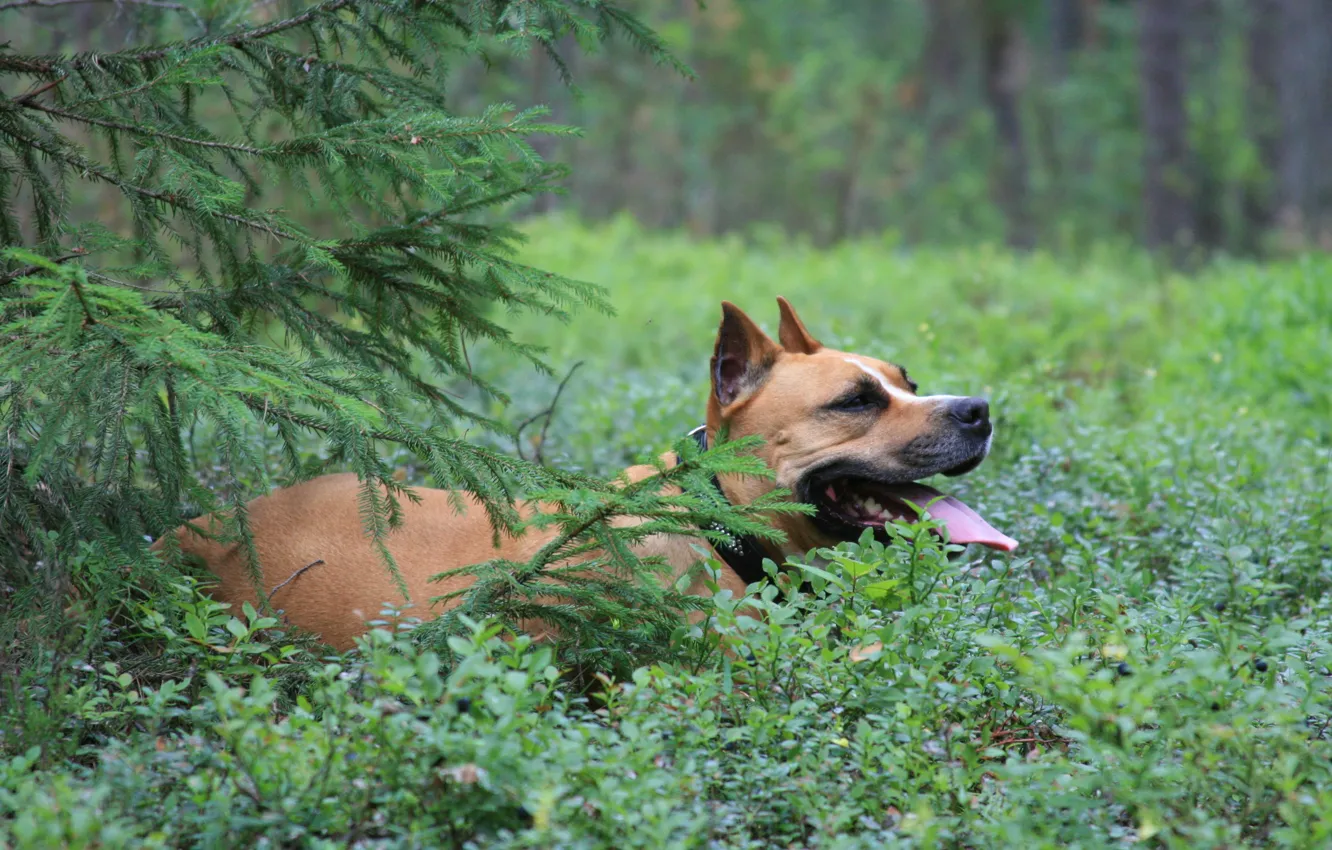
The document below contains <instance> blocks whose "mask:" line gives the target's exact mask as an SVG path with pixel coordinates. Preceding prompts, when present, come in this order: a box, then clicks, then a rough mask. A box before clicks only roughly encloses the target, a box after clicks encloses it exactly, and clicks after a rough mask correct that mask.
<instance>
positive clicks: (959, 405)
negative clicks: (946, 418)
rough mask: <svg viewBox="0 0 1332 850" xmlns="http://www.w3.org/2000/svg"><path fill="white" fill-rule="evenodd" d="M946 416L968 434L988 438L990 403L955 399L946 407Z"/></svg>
mask: <svg viewBox="0 0 1332 850" xmlns="http://www.w3.org/2000/svg"><path fill="white" fill-rule="evenodd" d="M948 414H949V415H950V416H952V417H953V421H954V422H956V423H957V424H958V425H959V426H960V427H961V429H962V430H963V431H965V432H967V433H968V434H974V435H976V436H978V437H988V436H990V403H989V402H988V401H986V400H985V399H983V398H959V399H956V400H954V401H953V402H952V403H950V404H949V405H948Z"/></svg>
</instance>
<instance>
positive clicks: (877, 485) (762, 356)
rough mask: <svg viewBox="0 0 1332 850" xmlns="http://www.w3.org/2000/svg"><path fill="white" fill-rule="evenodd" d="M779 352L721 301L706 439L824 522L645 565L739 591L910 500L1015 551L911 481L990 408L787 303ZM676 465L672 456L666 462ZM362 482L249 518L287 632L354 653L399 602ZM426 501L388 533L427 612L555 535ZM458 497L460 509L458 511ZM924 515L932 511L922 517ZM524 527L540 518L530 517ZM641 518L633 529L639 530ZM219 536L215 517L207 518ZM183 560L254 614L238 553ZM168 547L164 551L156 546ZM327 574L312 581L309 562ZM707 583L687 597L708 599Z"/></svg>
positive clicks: (973, 438) (209, 548) (673, 547)
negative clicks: (376, 619)
mask: <svg viewBox="0 0 1332 850" xmlns="http://www.w3.org/2000/svg"><path fill="white" fill-rule="evenodd" d="M777 303H778V307H779V309H780V313H781V323H780V327H779V331H778V341H777V342H774V341H773V340H772V339H771V338H770V337H768V336H767V335H766V334H765V333H764V332H763V331H762V330H761V329H760V328H759V327H758V325H756V324H755V323H754V322H753V321H752V320H751V319H750V318H749V317H748V316H747V315H745V313H744V312H742V311H741V310H740V309H739V308H738V307H736V306H735V305H734V304H731V303H729V302H723V303H722V319H721V325H720V327H719V328H718V332H717V340H716V346H715V349H714V351H713V356H712V361H711V392H710V393H709V396H708V403H707V418H706V425H704V426H702V429H701V431H700V432H699V433H698V434H697V436H698V439H699V442H700V443H701V444H703V445H705V446H706V445H708V444H710V442H711V441H714V440H715V439H716V438H717V435H718V434H719V433H721V432H722V431H723V429H724V430H725V433H727V434H728V435H729V436H730V437H734V438H740V437H747V436H750V435H758V436H759V437H761V438H762V440H763V445H762V446H761V447H760V448H759V449H758V450H757V453H758V454H759V456H761V458H762V459H763V460H764V461H765V462H766V464H767V466H768V467H769V468H770V469H771V470H772V471H773V472H774V473H775V477H774V478H773V479H767V478H763V479H759V478H755V477H752V476H749V477H740V476H722V477H721V480H720V481H718V482H716V483H717V486H719V487H720V489H721V491H722V493H723V495H724V496H725V497H726V498H727V499H729V500H731V502H732V503H733V504H744V503H748V502H750V501H752V500H754V499H755V498H757V497H759V496H760V495H762V494H763V493H765V492H767V491H768V490H770V489H771V488H773V487H774V486H776V487H781V488H785V489H787V490H789V491H790V492H791V493H792V495H793V497H794V498H795V499H796V500H798V501H800V502H804V503H809V504H812V505H814V506H815V508H816V513H814V514H812V515H810V514H778V515H774V516H773V519H772V522H773V524H774V525H775V526H776V527H777V528H778V529H779V530H780V531H781V532H783V533H784V536H785V540H784V542H782V543H780V544H774V543H770V542H760V541H758V540H757V539H753V538H751V539H747V540H743V541H737V543H736V545H734V546H730V547H722V546H718V547H713V546H711V545H710V544H709V543H707V542H706V541H705V540H704V539H703V538H702V537H699V538H691V537H686V536H680V535H657V536H654V537H649V538H647V539H646V540H644V541H643V542H642V543H640V544H639V546H638V548H639V550H640V551H639V553H638V554H640V555H641V556H649V555H657V556H660V557H662V558H663V559H664V560H665V562H666V563H667V564H669V565H670V567H671V568H672V570H673V571H674V576H675V578H676V579H677V580H678V579H679V578H680V577H682V576H683V575H684V574H685V573H686V571H688V570H690V569H691V568H692V567H693V566H695V565H696V564H697V563H698V561H699V548H698V547H702V548H703V551H711V552H713V553H714V554H715V555H716V556H717V559H718V560H719V561H720V563H721V564H722V569H721V572H720V575H719V576H717V577H715V580H716V581H717V583H718V584H719V585H720V586H721V587H722V588H724V589H727V590H730V591H731V592H732V593H734V594H736V595H737V596H738V595H741V594H743V593H744V592H745V590H746V587H747V585H748V584H749V583H752V582H753V581H756V580H757V579H758V578H760V577H761V576H762V570H761V566H759V565H761V563H762V560H763V558H765V557H767V558H771V559H772V560H774V561H775V562H776V563H778V564H780V563H782V562H784V561H785V560H786V559H787V558H790V557H792V556H798V555H802V554H804V553H805V552H808V551H810V550H812V549H817V548H823V547H829V546H833V545H836V544H837V543H840V542H842V541H846V540H856V539H859V538H860V536H861V535H862V533H863V532H864V530H865V529H866V528H875V529H878V530H879V531H878V533H879V534H883V533H884V532H883V528H884V526H885V524H886V523H889V522H894V521H898V520H901V519H904V518H910V519H911V521H915V519H916V518H917V517H918V514H917V513H916V512H915V511H914V510H913V509H912V508H911V507H910V506H909V505H908V504H907V501H910V502H912V503H914V504H915V505H917V506H919V507H923V508H925V510H926V512H927V513H928V515H929V516H930V517H931V518H933V519H935V520H939V521H941V522H942V523H943V524H944V525H945V526H946V528H947V532H948V536H949V538H950V539H951V541H952V542H953V543H959V544H965V543H978V544H982V545H985V546H989V547H991V548H994V549H998V550H1001V551H1012V550H1013V549H1014V548H1015V547H1016V546H1017V542H1016V541H1015V540H1013V539H1012V538H1010V537H1008V536H1007V535H1004V534H1002V533H1001V532H999V531H998V530H996V529H995V528H993V527H992V526H991V525H990V524H989V523H987V522H986V521H985V520H984V519H982V518H981V517H980V516H979V515H978V514H976V512H975V511H973V510H972V509H971V508H969V507H967V506H966V505H964V504H962V503H961V502H960V501H958V500H957V499H955V498H952V497H950V496H944V495H943V494H941V493H940V492H939V491H937V490H934V489H932V488H930V487H927V486H925V485H923V484H919V483H916V482H918V481H919V480H920V479H922V478H927V477H930V476H933V475H936V474H943V475H947V476H957V475H963V474H965V473H968V472H971V471H972V470H974V469H975V468H976V467H977V466H979V465H980V464H981V462H982V461H983V460H985V457H986V456H987V455H988V454H989V451H990V446H991V443H992V441H993V438H994V428H993V425H992V424H991V421H990V410H989V404H988V403H987V402H986V401H985V400H984V399H981V398H973V397H964V396H951V395H919V394H918V392H917V387H916V384H915V383H914V382H913V381H912V380H911V378H910V377H908V375H907V372H906V370H904V369H902V368H901V367H899V366H896V365H893V364H890V363H885V362H883V361H880V360H876V359H874V358H870V357H865V356H862V355H857V354H849V353H847V352H843V351H837V350H834V349H831V348H827V347H825V346H824V345H822V344H821V343H820V342H819V341H818V340H816V339H815V338H814V337H813V336H811V335H810V333H809V331H808V330H806V328H805V325H804V324H803V323H802V322H801V320H800V318H799V316H797V315H796V312H795V310H794V309H792V307H791V305H790V304H789V303H788V302H787V301H786V299H784V298H778V299H777ZM666 463H667V464H668V465H673V463H674V459H673V456H672V457H668V458H666ZM655 474H657V473H656V469H655V468H654V467H652V466H636V467H631V468H630V469H629V470H627V477H628V478H629V480H631V481H633V480H642V479H643V478H645V477H646V476H649V475H655ZM360 492H361V483H360V481H359V480H358V479H357V478H356V476H355V475H352V474H349V473H348V474H334V475H326V476H322V477H319V478H314V479H311V480H309V481H306V482H303V483H300V484H297V485H295V486H292V487H287V488H283V489H279V490H276V491H274V492H273V493H271V494H269V495H267V496H262V497H260V498H257V499H255V500H254V501H252V502H250V503H249V505H248V512H249V523H250V528H251V531H252V534H253V539H254V544H255V548H256V551H257V552H258V555H259V562H260V568H261V573H262V576H263V587H264V588H275V589H276V590H275V591H270V592H269V596H270V601H271V603H272V604H273V605H274V607H276V608H281V609H283V610H284V611H285V616H286V617H287V619H288V620H289V622H290V623H292V624H293V625H295V626H297V627H299V628H301V629H303V630H305V631H307V632H310V633H313V634H314V635H316V636H317V637H318V638H320V639H321V640H322V641H323V642H325V643H327V644H329V645H331V646H332V647H334V648H336V649H339V650H345V649H348V648H351V647H352V646H354V645H355V639H356V637H357V636H358V635H361V634H363V633H364V632H365V631H366V630H367V626H366V622H365V621H366V619H367V618H369V617H373V616H375V615H376V614H377V613H378V612H379V611H380V610H381V607H382V606H383V605H384V604H385V603H387V602H389V601H391V600H396V599H400V598H401V593H400V591H399V590H398V589H397V586H396V584H395V583H394V581H393V579H392V578H391V576H390V574H389V572H388V570H387V568H386V566H385V564H384V561H383V559H382V556H381V555H380V554H379V553H378V552H377V551H376V549H375V547H374V545H373V544H372V543H371V541H370V539H369V538H368V536H367V535H366V534H365V532H364V531H363V528H362V523H361V517H360V514H359V504H358V494H359V493H360ZM415 493H416V495H417V496H418V497H419V501H416V502H412V501H408V500H403V502H402V514H403V517H402V524H401V525H400V526H399V527H397V528H395V529H394V530H393V531H392V532H391V533H390V534H389V536H388V540H387V546H388V549H389V551H390V552H391V553H392V555H393V557H394V559H395V560H396V562H397V564H398V566H399V568H400V570H401V573H402V577H403V579H404V580H405V583H406V585H407V589H408V591H409V592H410V594H411V600H412V601H414V602H416V603H420V602H422V601H423V600H428V599H430V598H431V597H433V596H442V595H444V594H446V593H450V592H453V591H456V590H459V589H462V588H464V587H466V586H467V584H469V583H470V581H471V580H470V578H468V577H466V576H456V577H452V578H448V579H443V580H440V581H438V582H431V581H430V578H431V577H432V576H435V575H437V574H439V573H441V572H443V571H445V570H448V569H451V568H454V567H459V566H465V565H468V564H475V563H480V562H482V561H488V560H491V559H493V558H507V559H510V560H513V561H518V562H523V561H526V560H528V559H529V558H530V557H531V556H532V555H533V554H534V553H535V552H536V551H537V550H538V549H540V547H541V546H542V545H544V544H545V543H546V542H547V541H548V540H549V539H550V538H551V536H552V535H553V534H554V530H553V529H544V530H537V529H527V530H525V531H520V532H518V533H516V534H512V535H504V536H501V538H500V539H499V545H498V547H496V546H495V545H494V544H495V538H494V536H493V532H492V529H491V527H490V525H489V523H488V521H487V519H486V514H485V512H484V510H483V509H482V507H481V504H480V502H479V501H478V500H476V499H475V498H472V497H470V496H468V495H466V494H458V493H450V492H448V491H444V490H437V489H430V488H415ZM459 497H461V504H462V506H463V507H464V509H463V510H458V507H457V506H458V504H459ZM927 505H928V507H926V506H927ZM522 510H523V513H524V515H525V516H531V513H532V511H534V510H540V507H539V506H532V505H528V506H524V507H523V509H522ZM632 521H633V520H626V522H632ZM204 524H205V526H207V527H208V531H209V533H210V535H215V534H216V533H217V532H219V531H220V530H221V527H220V525H219V524H218V518H217V517H215V516H214V517H208V518H205V519H204ZM172 533H173V534H175V535H176V536H177V539H178V541H179V543H180V547H181V550H182V551H183V553H184V555H185V556H187V557H195V558H198V559H201V560H202V562H203V563H204V564H206V565H207V568H208V569H209V570H210V571H211V572H212V573H213V574H214V575H215V576H216V577H217V579H218V581H219V583H218V584H217V586H216V587H214V588H213V589H212V590H211V593H212V595H213V596H214V598H216V599H218V600H220V601H223V602H228V603H231V604H232V605H233V606H235V607H237V608H238V607H239V606H240V605H241V604H242V603H244V602H249V603H251V604H252V605H255V606H256V607H258V606H259V596H258V593H257V592H256V587H255V586H254V583H253V582H252V580H251V573H250V570H249V566H248V564H249V559H248V556H247V553H246V551H245V549H244V547H243V546H241V545H240V544H239V543H226V542H220V541H219V540H216V539H210V537H209V536H203V535H200V534H198V533H196V532H195V531H194V530H192V529H191V528H190V527H189V526H182V527H180V528H178V529H176V530H175V531H174V532H172ZM161 544H162V541H158V543H157V544H156V546H157V547H159V548H160V546H161ZM310 564H317V565H318V566H317V567H316V568H314V569H309V570H303V569H302V567H303V566H305V565H310ZM710 580H713V578H712V577H710V576H706V575H700V576H698V577H697V578H695V579H694V580H693V582H692V583H691V584H690V586H689V592H691V593H700V594H701V593H706V592H707V587H706V585H707V583H708V581H710Z"/></svg>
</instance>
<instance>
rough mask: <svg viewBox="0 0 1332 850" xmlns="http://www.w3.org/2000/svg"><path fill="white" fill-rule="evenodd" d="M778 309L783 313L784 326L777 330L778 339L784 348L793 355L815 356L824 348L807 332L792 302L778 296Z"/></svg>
mask: <svg viewBox="0 0 1332 850" xmlns="http://www.w3.org/2000/svg"><path fill="white" fill-rule="evenodd" d="M777 307H778V309H780V310H781V311H782V325H781V327H780V328H778V330H777V338H778V339H780V340H781V341H782V348H785V349H786V350H787V351H789V352H791V353H792V354H813V353H814V352H816V351H818V350H819V349H820V348H823V343H821V342H819V341H818V340H817V339H815V338H814V337H812V336H810V334H809V331H807V330H805V323H804V322H802V321H800V317H799V316H797V315H796V311H795V308H794V307H792V306H791V302H790V301H787V300H786V299H785V298H783V297H782V296H780V295H778V296H777Z"/></svg>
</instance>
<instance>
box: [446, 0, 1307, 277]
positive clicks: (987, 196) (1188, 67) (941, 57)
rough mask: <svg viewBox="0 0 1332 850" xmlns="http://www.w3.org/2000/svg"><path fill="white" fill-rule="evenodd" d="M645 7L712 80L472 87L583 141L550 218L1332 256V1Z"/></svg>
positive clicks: (875, 1) (687, 1)
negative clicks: (530, 109) (533, 109)
mask: <svg viewBox="0 0 1332 850" xmlns="http://www.w3.org/2000/svg"><path fill="white" fill-rule="evenodd" d="M642 5H643V7H644V11H645V12H646V13H647V14H648V15H649V18H650V19H651V20H652V21H653V22H654V23H655V24H656V25H657V26H658V27H659V29H660V31H661V32H662V33H663V34H664V35H665V36H666V37H667V38H668V40H669V41H670V42H671V43H672V44H673V45H674V46H675V48H676V49H677V50H678V51H679V55H680V56H681V57H682V58H683V59H684V60H685V61H686V62H687V63H688V64H689V65H690V66H691V67H692V68H693V69H694V70H695V72H696V73H697V74H698V79H697V80H696V81H694V82H687V81H682V80H680V79H679V78H678V76H676V75H674V74H672V73H670V72H669V71H667V70H666V69H654V68H652V67H645V66H644V64H643V63H641V62H634V61H626V57H624V56H618V55H616V51H611V52H610V53H609V54H603V55H600V56H595V57H592V58H587V57H582V56H580V57H578V59H576V60H575V62H576V64H575V67H574V68H573V75H574V78H575V80H576V81H577V82H578V84H579V86H580V89H581V98H580V97H578V96H577V95H576V94H572V93H570V92H569V91H567V90H566V89H565V88H564V87H563V86H562V85H561V83H560V81H559V78H558V75H557V74H556V73H555V72H554V71H553V70H552V67H551V65H550V63H549V62H547V61H546V60H545V59H544V58H542V57H533V58H532V59H530V60H529V67H528V68H527V69H526V73H523V70H524V69H522V68H516V67H509V68H506V69H504V70H505V73H499V74H496V73H488V74H487V73H484V72H483V71H482V70H481V69H477V70H476V71H475V72H474V74H473V76H471V77H470V78H469V81H468V83H467V84H465V85H464V86H463V87H462V91H464V92H466V93H467V95H466V96H468V97H475V98H477V99H478V101H479V102H485V101H486V100H487V99H489V98H493V97H495V96H496V95H497V94H502V95H503V96H505V97H508V98H511V99H513V100H515V101H517V102H519V103H547V104H550V105H551V106H552V108H553V109H554V117H555V118H556V119H557V120H559V121H561V122H563V123H570V124H574V125H577V126H580V127H583V128H585V129H586V131H587V138H585V139H570V140H567V141H564V142H561V143H559V144H553V145H551V146H550V147H549V148H548V150H547V152H548V153H550V154H551V155H553V157H554V158H555V159H557V160H559V161H562V162H568V163H570V164H571V165H572V166H573V178H572V180H571V181H570V183H569V194H568V196H567V197H566V198H562V199H561V198H550V197H548V198H545V199H543V200H542V203H543V204H544V205H546V206H547V207H551V208H553V207H561V206H562V207H565V208H568V209H570V210H573V211H576V212H577V213H578V214H580V215H581V216H583V217H587V218H592V219H596V218H600V217H603V216H607V215H612V214H614V213H617V212H619V211H627V212H630V213H632V214H633V215H634V216H635V217H637V218H638V219H639V220H640V221H642V222H643V223H644V224H646V225H649V226H661V227H678V226H683V227H686V228H688V229H689V230H690V231H692V232H695V233H699V234H715V233H720V232H727V231H736V230H741V231H744V230H747V229H751V228H755V227H762V226H769V225H776V226H779V227H781V228H783V229H784V230H787V231H789V232H796V233H803V234H809V235H810V236H812V237H813V238H814V239H815V240H817V241H818V242H821V243H827V242H833V241H836V240H839V239H843V238H846V237H848V236H854V235H857V234H866V233H877V232H882V231H892V232H895V233H896V234H898V235H899V236H900V237H901V238H902V239H903V240H905V241H907V242H912V243H917V242H934V243H940V242H943V243H956V242H974V241H976V240H978V239H988V240H995V241H999V240H1002V241H1005V242H1007V243H1009V244H1011V245H1013V246H1016V247H1028V246H1034V245H1039V246H1043V247H1049V248H1054V249H1060V248H1063V249H1072V250H1076V249H1078V248H1079V247H1082V246H1085V245H1087V244H1089V243H1091V242H1098V241H1105V240H1113V239H1117V238H1123V239H1134V240H1141V241H1143V242H1145V243H1146V244H1147V245H1149V246H1153V247H1156V246H1166V245H1168V246H1172V247H1188V246H1199V247H1202V248H1205V249H1219V250H1223V251H1226V252H1230V253H1256V252H1261V251H1265V250H1272V249H1286V250H1290V249H1302V248H1309V247H1323V248H1326V247H1328V246H1329V244H1332V169H1329V168H1328V167H1327V165H1328V163H1329V162H1332V0H805V2H801V3H790V4H787V3H771V2H760V1H759V0H708V2H707V3H706V7H705V8H700V6H699V5H698V4H697V3H696V2H695V0H645V2H644V3H643V4H642ZM623 49H624V50H628V48H623ZM1273 237H1276V239H1275V241H1274V239H1273Z"/></svg>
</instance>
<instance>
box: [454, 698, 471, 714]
mask: <svg viewBox="0 0 1332 850" xmlns="http://www.w3.org/2000/svg"><path fill="white" fill-rule="evenodd" d="M453 707H454V708H456V709H458V713H459V714H466V713H467V712H469V711H471V710H472V698H471V697H458V698H457V699H456V700H454V702H453Z"/></svg>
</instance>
